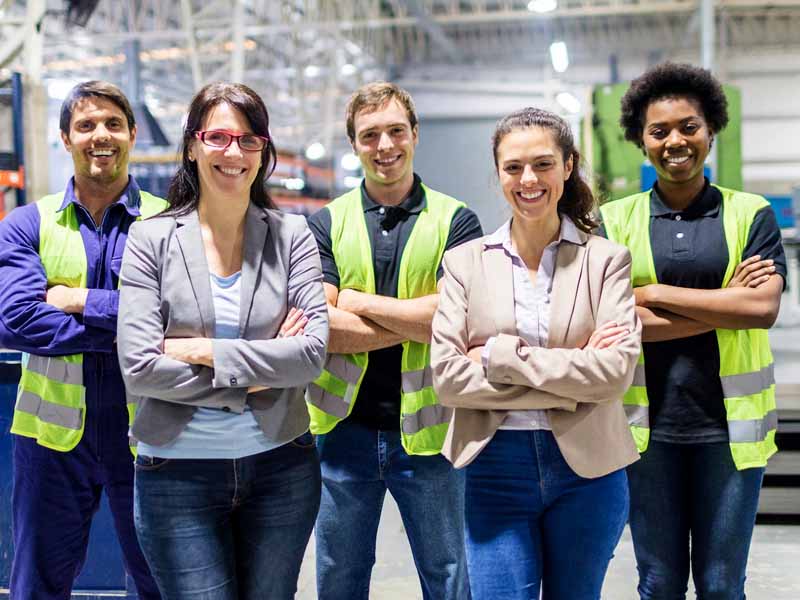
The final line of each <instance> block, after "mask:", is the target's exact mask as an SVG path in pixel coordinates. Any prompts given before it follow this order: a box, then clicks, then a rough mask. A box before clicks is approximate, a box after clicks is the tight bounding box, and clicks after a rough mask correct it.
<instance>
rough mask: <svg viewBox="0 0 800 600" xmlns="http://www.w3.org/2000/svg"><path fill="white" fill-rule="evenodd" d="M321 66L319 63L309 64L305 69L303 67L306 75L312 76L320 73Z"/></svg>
mask: <svg viewBox="0 0 800 600" xmlns="http://www.w3.org/2000/svg"><path fill="white" fill-rule="evenodd" d="M319 72H320V68H319V67H318V66H317V65H308V66H307V67H306V68H305V69H303V75H305V76H306V77H309V78H312V77H316V76H317V75H319Z"/></svg>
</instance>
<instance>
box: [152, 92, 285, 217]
mask: <svg viewBox="0 0 800 600" xmlns="http://www.w3.org/2000/svg"><path fill="white" fill-rule="evenodd" d="M222 103H225V104H228V105H229V106H230V107H231V108H235V109H236V110H238V111H239V112H240V113H241V114H242V115H243V116H244V117H245V118H246V119H247V121H248V122H249V123H250V127H251V128H252V129H253V133H255V134H256V135H260V136H263V137H265V138H267V139H268V140H269V141H268V142H267V145H266V146H264V149H263V150H262V151H261V152H262V155H261V166H260V167H259V168H258V172H257V173H256V178H255V181H253V185H251V186H250V202H252V203H253V204H255V205H256V206H260V207H261V208H275V203H274V202H273V201H272V198H270V196H269V194H268V193H267V188H266V182H267V179H269V176H270V175H272V172H273V171H274V170H275V163H276V161H277V152H276V151H275V144H274V143H273V142H272V137H271V136H270V134H269V114H268V113H267V107H266V106H264V101H263V100H262V99H261V97H260V96H259V95H258V94H256V93H255V92H254V91H253V90H252V89H250V88H249V87H247V86H246V85H243V84H241V83H210V84H208V85H207V86H205V87H204V88H203V89H201V90H200V91H199V92H197V95H195V97H194V98H193V99H192V102H191V104H190V105H189V114H188V115H187V117H186V125H185V126H184V128H183V138H182V141H181V147H180V155H181V164H180V166H179V167H178V171H177V172H176V173H175V176H174V177H173V178H172V181H171V182H170V184H169V191H168V192H167V202H168V203H169V208H167V210H166V211H165V212H164V213H163V214H169V215H172V216H179V215H185V214H187V213H190V212H192V211H193V210H195V209H196V208H197V203H198V201H199V200H200V179H199V176H198V174H197V164H196V163H195V162H194V161H191V160H189V148H190V147H191V144H192V141H193V140H195V139H196V138H195V137H194V134H195V132H196V131H200V130H201V129H202V127H203V119H205V117H206V115H207V114H208V113H209V111H210V110H211V109H212V108H214V107H215V106H217V105H218V104H222Z"/></svg>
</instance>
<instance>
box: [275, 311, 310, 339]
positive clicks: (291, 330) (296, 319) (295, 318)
mask: <svg viewBox="0 0 800 600" xmlns="http://www.w3.org/2000/svg"><path fill="white" fill-rule="evenodd" d="M306 323H308V317H306V316H303V311H302V310H301V309H299V308H291V309H290V310H289V314H287V315H286V319H285V320H284V321H283V324H282V325H281V328H280V330H279V331H278V337H279V338H283V337H293V336H295V335H303V333H305V326H306Z"/></svg>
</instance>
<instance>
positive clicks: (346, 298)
mask: <svg viewBox="0 0 800 600" xmlns="http://www.w3.org/2000/svg"><path fill="white" fill-rule="evenodd" d="M369 296H370V294H367V293H365V292H359V291H356V290H349V289H344V290H339V297H338V298H337V300H336V308H338V309H340V310H346V311H347V312H349V313H353V314H354V315H360V316H364V315H362V314H361V313H362V312H363V311H364V309H365V306H366V302H367V301H368V300H369Z"/></svg>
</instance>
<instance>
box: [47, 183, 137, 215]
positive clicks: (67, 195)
mask: <svg viewBox="0 0 800 600" xmlns="http://www.w3.org/2000/svg"><path fill="white" fill-rule="evenodd" d="M141 203H142V201H141V196H140V194H139V185H138V184H137V183H136V180H135V179H134V178H133V177H131V176H130V175H129V176H128V185H127V186H125V189H124V190H123V192H122V194H121V195H120V197H119V198H118V199H117V200H116V201H115V202H114V205H116V204H121V205H122V206H124V207H125V210H126V211H127V212H128V214H129V215H131V216H132V217H139V216H140V215H141V213H140V212H139V208H140V206H141ZM70 204H80V202H79V201H78V197H77V196H76V195H75V177H70V179H69V182H68V183H67V189H66V190H64V200H63V201H62V202H61V206H60V207H59V209H58V210H59V212H61V211H62V210H64V209H65V208H67V206H69V205H70Z"/></svg>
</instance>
